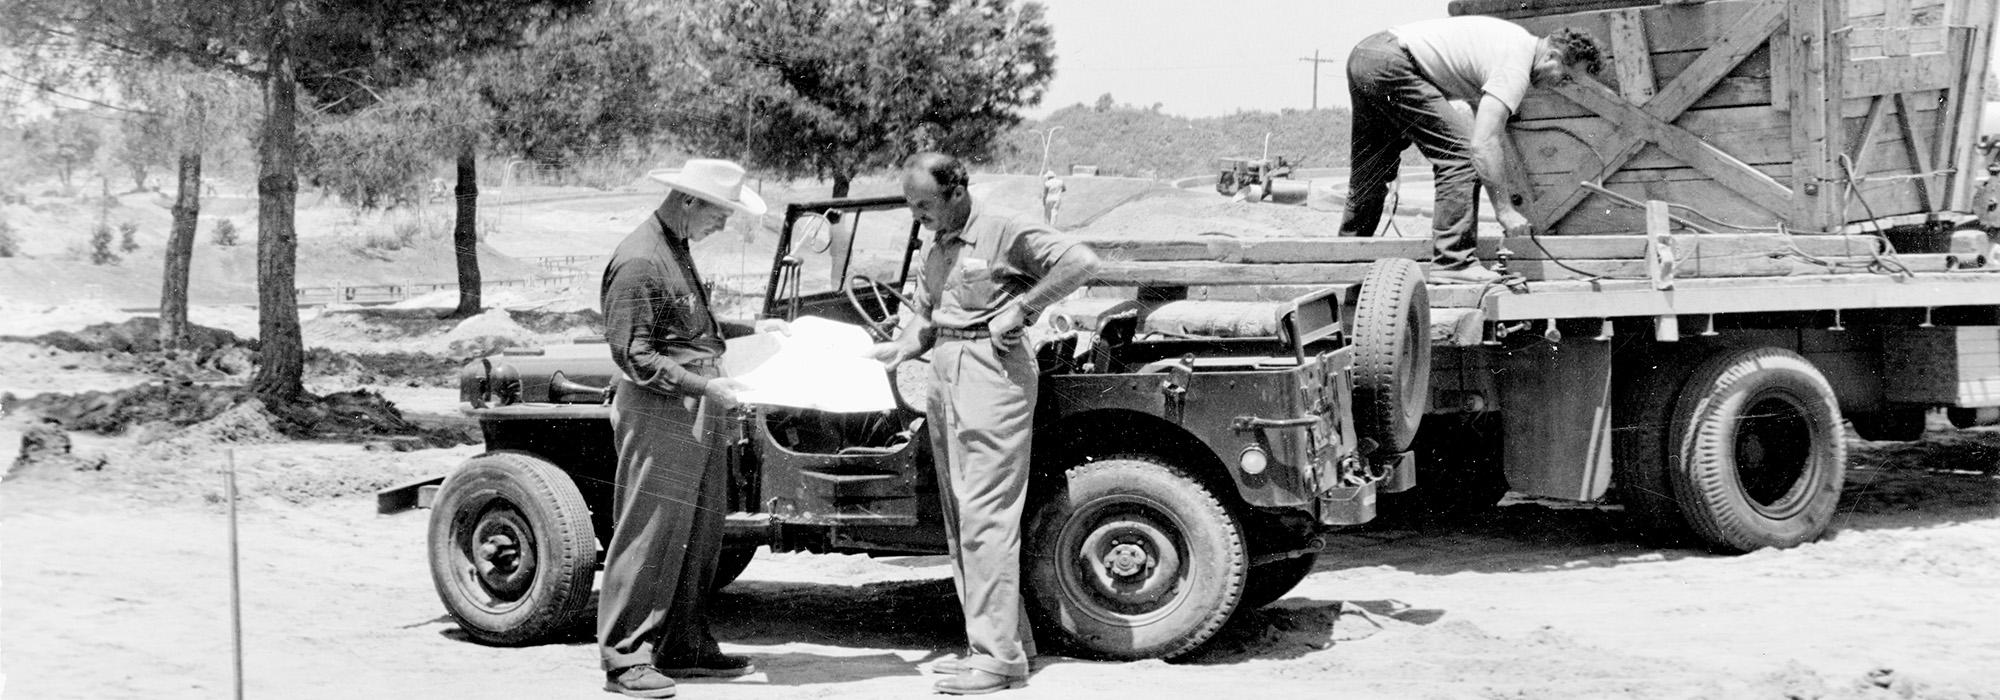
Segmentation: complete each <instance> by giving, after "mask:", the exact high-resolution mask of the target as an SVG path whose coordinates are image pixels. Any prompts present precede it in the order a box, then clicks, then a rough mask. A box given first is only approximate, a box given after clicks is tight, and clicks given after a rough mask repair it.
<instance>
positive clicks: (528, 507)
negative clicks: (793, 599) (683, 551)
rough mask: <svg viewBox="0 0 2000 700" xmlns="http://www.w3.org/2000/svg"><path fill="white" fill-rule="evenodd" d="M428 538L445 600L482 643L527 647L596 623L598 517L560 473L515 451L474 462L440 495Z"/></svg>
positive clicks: (436, 578)
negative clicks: (593, 597)
mask: <svg viewBox="0 0 2000 700" xmlns="http://www.w3.org/2000/svg"><path fill="white" fill-rule="evenodd" d="M429 539H430V565H431V582H432V583H433V584H435V585H436V586H437V592H438V598H439V599H440V600H442V601H443V602H444V606H445V610H446V611H448V612H450V613H451V616H452V618H453V619H455V620H457V621H458V624H459V627H460V628H462V629H464V630H465V633H466V635H468V636H470V637H472V638H473V639H475V640H478V641H480V642H485V643H487V644H500V645H516V644H527V643H530V642H535V641H540V640H545V639H548V638H550V637H552V636H554V635H557V634H560V633H563V632H565V631H568V630H571V629H574V628H575V626H577V625H580V624H581V623H583V622H584V621H586V620H588V619H589V618H590V616H591V614H592V610H591V608H590V586H591V578H592V577H593V576H594V575H595V574H596V571H597V539H596V534H595V533H594V532H593V531H592V527H591V523H590V509H589V508H588V507H586V506H585V505H584V502H583V496H582V494H580V493H578V492H577V489H576V483H575V482H573V481H571V480H570V478H569V475H568V474H565V473H563V471H562V470H561V469H559V468H557V467H556V465H554V464H550V463H549V462H547V461H545V460H542V459H540V458H538V457H534V456H531V455H527V454H521V453H514V452H490V453H487V454H483V455H479V456H477V457H473V458H472V459H469V460H466V462H465V464H463V465H461V466H460V467H459V468H458V471H456V472H453V473H452V475H451V477H450V478H448V479H445V482H444V485H443V486H442V487H441V488H439V489H438V493H437V501H436V503H435V504H434V505H433V506H432V510H431V520H430V538H429Z"/></svg>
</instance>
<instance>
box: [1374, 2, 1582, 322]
mask: <svg viewBox="0 0 2000 700" xmlns="http://www.w3.org/2000/svg"><path fill="white" fill-rule="evenodd" d="M1600 55H1601V51H1599V49H1598V46H1597V43H1596V42H1595V41H1593V40H1592V39H1591V38H1590V37H1589V36H1587V35H1585V34H1583V33H1581V32H1578V31H1576V30H1574V29H1567V28H1565V29H1558V30H1556V31H1555V33H1553V34H1550V35H1548V36H1546V37H1541V38H1537V37H1535V36H1534V35H1533V34H1529V33H1528V30H1526V29H1522V28H1521V26H1520V25H1517V24H1514V23H1512V22H1508V21H1506V20H1502V19H1496V18H1493V17H1472V16H1467V17H1446V18H1442V19H1430V20H1423V21H1420V22H1412V23H1409V24H1404V25H1400V26H1396V27H1393V28H1390V29H1388V30H1387V31H1382V32H1378V33H1376V34H1375V35H1373V36H1370V37H1368V38H1366V39H1363V40H1361V44H1360V45H1358V46H1355V47H1354V51H1353V53H1351V54H1349V55H1348V58H1347V90H1348V94H1349V96H1350V97H1351V98H1352V102H1353V105H1354V117H1353V119H1354V122H1353V123H1354V130H1353V157H1352V159H1351V161H1350V162H1352V163H1353V174H1352V175H1351V176H1350V178H1349V180H1348V190H1347V191H1348V194H1347V211H1346V213H1345V215H1344V216H1343V217H1342V220H1341V224H1340V235H1343V236H1373V235H1375V229H1376V227H1377V225H1378V224H1380V223H1381V221H1382V209H1383V207H1382V204H1383V201H1384V200H1385V199H1386V198H1387V195H1388V186H1389V183H1390V182H1392V181H1393V180H1394V179H1395V177H1396V169H1397V168H1398V167H1399V166H1400V165H1401V162H1400V158H1401V154H1402V152H1403V150H1404V149H1407V148H1409V147H1410V145H1411V144H1412V143H1415V144H1416V147H1417V150H1419V151H1421V152H1423V154H1424V157H1425V158H1428V159H1429V160H1430V161H1431V170H1432V172H1433V173H1434V174H1435V176H1436V178H1437V203H1436V205H1435V206H1436V208H1435V210H1434V212H1433V213H1432V215H1431V239H1432V246H1433V248H1434V257H1433V258H1432V260H1431V265H1430V271H1429V273H1428V276H1429V278H1430V279H1431V280H1433V281H1437V282H1446V283H1461V284H1481V283H1488V282H1496V281H1499V279H1500V275H1499V273H1496V272H1494V271H1492V270H1488V269H1486V268H1485V267H1483V266H1481V265H1480V264H1479V257H1478V232H1477V224H1478V222H1477V221H1475V220H1474V215H1473V190H1474V186H1475V185H1477V184H1479V183H1482V182H1483V183H1485V185H1486V193H1487V194H1488V195H1489V196H1490V199H1491V200H1492V202H1493V214H1494V216H1495V217H1497V218H1498V219H1499V221H1500V225H1501V227H1503V228H1504V229H1506V234H1507V235H1509V236H1519V235H1525V234H1527V233H1528V232H1529V225H1528V219H1527V217H1525V216H1522V215H1521V212H1520V211H1519V210H1517V209H1516V208H1515V207H1514V202H1513V195H1514V194H1515V193H1514V192H1513V190H1512V189H1511V188H1510V187H1509V183H1508V182H1507V179H1506V175H1505V173H1506V169H1505V168H1504V167H1503V165H1504V163H1503V159H1504V158H1505V156H1504V155H1503V153H1502V151H1501V147H1500V144H1501V139H1502V138H1504V137H1505V135H1506V128H1507V119H1508V118H1509V117H1511V116H1512V115H1513V114H1514V113H1515V112H1516V111H1518V110H1520V108H1521V99H1522V98H1523V97H1525V96H1526V95H1527V93H1528V86H1529V85H1535V86H1538V87H1545V86H1550V85H1555V84H1557V83H1560V82H1562V81H1563V80H1565V79H1567V78H1568V77H1569V75H1570V74H1571V73H1572V72H1573V71H1575V70H1578V69H1581V70H1584V71H1588V72H1590V73H1593V74H1594V73H1596V72H1597V70H1598V68H1599V65H1600ZM1452 100H1459V101H1464V102H1466V103H1469V104H1472V105H1474V107H1473V118H1472V123H1471V124H1470V125H1468V124H1466V123H1465V121H1464V117H1462V116H1460V115H1459V114H1458V113H1457V112H1456V111H1455V110H1454V109H1453V108H1452V106H1451V104H1450V103H1449V101H1452Z"/></svg>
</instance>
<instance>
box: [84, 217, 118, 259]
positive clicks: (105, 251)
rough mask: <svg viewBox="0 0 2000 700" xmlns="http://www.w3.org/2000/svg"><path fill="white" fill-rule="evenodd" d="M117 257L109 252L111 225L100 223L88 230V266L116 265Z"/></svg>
mask: <svg viewBox="0 0 2000 700" xmlns="http://www.w3.org/2000/svg"><path fill="white" fill-rule="evenodd" d="M117 262H118V255H117V254H116V253H113V252H111V224H106V223H100V224H98V225H97V227H96V228H93V229H91V230H90V264H92V265H113V264H117Z"/></svg>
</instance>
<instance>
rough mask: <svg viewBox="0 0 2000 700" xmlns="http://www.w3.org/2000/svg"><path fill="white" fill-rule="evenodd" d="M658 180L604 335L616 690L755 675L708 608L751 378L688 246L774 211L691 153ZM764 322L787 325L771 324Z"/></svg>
mask: <svg viewBox="0 0 2000 700" xmlns="http://www.w3.org/2000/svg"><path fill="white" fill-rule="evenodd" d="M649 176H651V177H653V179H655V180H658V181H660V182H663V183H666V185H667V186H668V187H670V188H672V191H671V192H669V193H668V194H667V198H666V201H664V202H661V203H660V207H659V209H656V210H654V211H653V215H652V216H650V217H647V219H646V221H645V222H644V223H642V224H640V225H639V228H638V230H636V231H633V232H632V234H631V235H629V236H627V237H626V238H625V241H624V242H622V243H620V244H618V248H617V250H616V251H615V252H613V253H612V254H611V263H610V265H608V266H607V267H606V268H605V270H604V287H603V292H602V294H603V296H602V300H603V304H604V334H605V340H606V342H607V343H608V344H609V345H610V346H611V357H612V359H613V360H615V361H616V362H617V364H618V369H619V370H620V372H621V373H622V376H621V377H620V378H619V379H618V384H617V391H616V393H615V394H614V398H613V399H612V403H611V431H612V434H613V436H614V437H615V438H616V442H617V450H618V471H617V475H616V477H615V479H616V482H615V484H614V489H615V490H614V492H613V495H612V513H611V516H612V518H613V523H614V524H613V525H612V531H611V541H610V543H609V544H608V545H607V546H606V547H605V555H604V586H603V591H602V593H601V595H600V596H599V598H598V604H597V645H598V651H599V655H600V657H601V659H602V661H603V664H604V672H605V681H604V689H605V690H607V691H610V692H614V693H620V694H623V695H629V696H632V697H639V698H664V697H671V696H673V694H674V681H673V679H674V678H686V677H695V676H706V677H723V678H726V677H733V676H742V675H746V674H749V673H751V672H752V671H754V670H755V667H753V666H752V665H751V663H750V660H749V659H746V658H744V657H741V656H731V655H728V654H724V653H722V649H721V647H720V646H718V645H717V644H716V642H715V637H713V636H711V635H710V634H709V629H708V615H707V603H708V594H709V586H710V582H711V581H712V580H713V579H714V578H715V567H716V559H717V557H718V556H719V555H720V554H721V551H722V515H723V511H725V510H727V509H728V504H727V502H726V490H725V489H726V486H727V484H726V482H727V470H728V463H727V459H728V450H727V449H725V446H726V445H727V444H728V443H729V441H730V440H731V439H732V435H733V428H732V422H731V421H730V420H729V419H728V417H727V416H726V415H725V412H726V409H728V408H729V407H731V406H733V405H735V404H736V393H737V392H738V391H739V390H741V389H742V385H741V384H739V383H738V382H736V381H735V380H733V379H728V378H725V377H721V376H718V374H719V372H718V365H717V363H718V361H719V360H720V359H721V357H722V349H723V344H722V330H721V327H720V326H719V325H717V323H716V320H715V315H714V313H713V312H712V311H711V309H710V307H709V299H708V292H707V288H706V287H704V286H703V285H702V282H701V275H699V274H698V273H696V272H695V268H694V258H693V257H692V256H691V255H690V253H689V251H688V246H689V244H690V243H692V242H698V241H700V240H702V239H703V238H707V237H708V236H709V235H711V234H713V233H715V232H716V231H720V230H722V227H723V224H725V223H726V222H728V220H729V215H730V214H731V213H735V212H742V213H744V214H748V215H750V216H762V215H763V214H764V209H765V206H764V200H763V199H761V198H759V197H758V196H757V193H756V192H753V191H751V190H750V189H749V188H747V187H745V186H744V185H743V168H742V166H739V165H737V164H735V163H731V162H729V161H726V160H702V159H696V160H690V161H688V162H687V165H686V167H683V168H681V169H680V170H678V171H658V172H655V173H650V174H649ZM759 325H760V326H761V327H760V330H782V327H781V326H782V324H781V323H768V322H767V323H760V324H759Z"/></svg>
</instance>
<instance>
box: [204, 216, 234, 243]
mask: <svg viewBox="0 0 2000 700" xmlns="http://www.w3.org/2000/svg"><path fill="white" fill-rule="evenodd" d="M209 240H212V241H214V242H215V244H216V245H219V246H225V247H226V246H233V245H236V244H237V243H238V241H237V239H236V222H234V221H230V220H228V219H218V220H217V221H216V222H215V233H214V234H213V237H212V238H210V239H209Z"/></svg>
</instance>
